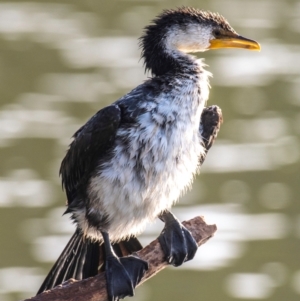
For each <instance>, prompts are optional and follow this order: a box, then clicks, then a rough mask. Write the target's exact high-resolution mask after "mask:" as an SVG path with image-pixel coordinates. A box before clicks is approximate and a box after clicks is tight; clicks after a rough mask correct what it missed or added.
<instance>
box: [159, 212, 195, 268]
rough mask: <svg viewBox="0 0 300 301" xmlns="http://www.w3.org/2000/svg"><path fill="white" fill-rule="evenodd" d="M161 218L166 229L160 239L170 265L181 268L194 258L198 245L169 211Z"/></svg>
mask: <svg viewBox="0 0 300 301" xmlns="http://www.w3.org/2000/svg"><path fill="white" fill-rule="evenodd" d="M160 218H161V219H162V220H163V221H164V222H165V227H164V229H163V231H162V232H161V234H160V235H159V237H158V240H159V242H160V245H161V247H162V249H163V252H164V253H165V255H166V258H167V261H168V263H170V264H172V265H174V266H179V265H181V264H183V263H184V262H185V261H188V260H191V259H193V258H194V256H195V254H196V251H197V249H198V245H197V243H196V241H195V239H194V238H193V236H192V235H191V233H190V231H189V230H187V229H186V228H185V227H184V226H183V225H182V224H181V223H180V222H179V221H178V220H177V219H176V217H175V216H174V215H173V214H172V213H171V212H169V211H165V212H164V213H163V214H162V215H161V216H160Z"/></svg>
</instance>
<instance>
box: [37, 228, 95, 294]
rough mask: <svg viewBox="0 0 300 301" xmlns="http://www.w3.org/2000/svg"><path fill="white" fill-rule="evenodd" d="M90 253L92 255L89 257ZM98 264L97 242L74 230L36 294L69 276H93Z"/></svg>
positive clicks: (81, 277) (78, 278)
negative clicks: (84, 237)
mask: <svg viewBox="0 0 300 301" xmlns="http://www.w3.org/2000/svg"><path fill="white" fill-rule="evenodd" d="M90 254H94V255H93V256H92V257H91V258H90V257H89V256H90ZM97 254H98V256H97ZM98 264H99V243H97V242H92V241H90V240H88V239H83V235H82V233H81V232H80V230H76V232H75V233H74V234H73V236H72V237H71V239H70V240H69V242H68V244H67V246H66V247H65V249H64V250H63V252H62V253H61V255H60V256H59V258H58V260H57V261H56V263H55V264H54V266H53V267H52V269H51V270H50V272H49V274H48V276H47V277H46V279H45V280H44V282H43V284H42V285H41V287H40V289H39V291H38V293H37V294H40V293H42V292H43V291H46V290H49V289H51V288H53V287H55V286H56V285H59V284H61V283H63V282H64V281H66V280H68V279H70V278H74V279H77V280H81V279H84V278H87V277H91V276H95V275H96V274H97V272H98ZM83 271H84V273H83Z"/></svg>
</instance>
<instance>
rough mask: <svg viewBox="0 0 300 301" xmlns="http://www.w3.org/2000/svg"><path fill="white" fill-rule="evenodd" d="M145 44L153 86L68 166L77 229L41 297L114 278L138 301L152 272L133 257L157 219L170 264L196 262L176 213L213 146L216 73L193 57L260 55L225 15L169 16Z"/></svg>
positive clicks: (71, 154) (95, 125) (92, 130)
mask: <svg viewBox="0 0 300 301" xmlns="http://www.w3.org/2000/svg"><path fill="white" fill-rule="evenodd" d="M140 44H141V48H142V58H143V59H144V63H145V68H146V70H149V71H150V72H151V73H152V77H151V78H150V79H148V80H146V81H145V82H144V83H142V84H141V85H139V86H138V87H136V88H135V89H133V90H132V91H131V92H129V93H128V94H126V95H125V96H123V97H121V98H120V99H118V100H117V101H116V102H114V103H113V104H111V105H110V106H108V107H105V108H103V109H101V110H100V111H98V112H97V113H96V114H95V115H94V116H93V117H92V118H91V119H90V120H88V121H87V123H86V124H85V125H83V126H82V127H81V128H80V129H79V130H78V131H77V132H76V133H75V134H74V136H73V138H74V140H73V142H72V143H71V145H70V147H69V150H68V151H67V154H66V156H65V158H64V159H63V161H62V164H61V168H60V174H61V177H62V184H63V187H64V188H65V191H66V194H67V206H68V208H67V210H66V213H70V214H71V218H72V220H73V221H74V222H75V223H76V226H77V230H76V232H75V233H74V235H73V236H72V238H71V240H70V241H69V243H68V244H67V246H66V248H65V249H64V251H63V252H62V254H61V256H60V257H59V259H58V260H57V262H56V263H55V265H54V266H53V268H52V270H51V271H50V273H49V275H48V276H47V278H46V279H45V281H44V283H43V284H42V286H41V288H40V290H39V292H38V293H41V292H43V291H44V290H48V289H50V288H52V287H54V286H56V285H58V284H60V283H62V282H63V281H65V280H67V279H69V278H75V279H83V278H87V277H90V276H93V275H95V274H97V273H98V272H99V271H100V270H104V269H105V271H106V277H107V289H108V296H109V299H110V300H118V299H119V298H124V297H125V296H128V295H133V293H134V287H135V286H136V284H137V283H138V282H139V281H140V280H141V277H142V276H143V274H144V272H145V271H146V270H147V267H148V265H147V262H145V261H143V260H141V259H139V258H138V257H137V256H134V255H131V256H124V255H128V254H131V253H133V252H135V251H137V250H139V249H140V248H141V245H140V243H139V242H138V240H137V239H136V236H137V235H138V234H140V233H141V232H142V231H143V229H144V227H145V226H146V224H147V223H149V222H152V221H153V220H154V219H156V218H157V217H159V218H160V219H161V220H162V221H163V222H165V227H164V229H163V231H162V233H161V234H160V236H159V241H160V243H161V246H162V249H163V251H164V253H165V255H166V258H167V260H168V262H169V263H170V264H173V265H174V266H179V265H181V264H182V263H183V262H185V261H187V260H190V259H192V258H193V257H194V255H195V253H196V250H197V244H196V242H195V240H194V239H193V237H192V236H191V234H190V232H189V231H188V230H187V229H186V228H185V227H184V226H183V225H182V224H181V223H180V222H179V221H178V220H177V219H176V217H175V216H174V215H173V214H172V213H171V212H170V211H169V209H170V208H171V206H172V205H173V204H174V203H175V202H176V201H177V200H178V198H179V197H180V196H181V195H182V194H183V193H184V192H185V191H186V190H187V189H188V188H189V187H190V185H191V183H192V181H193V178H194V176H195V175H196V174H197V173H198V172H199V166H200V163H201V162H202V161H203V158H204V157H205V153H206V151H207V147H206V146H207V145H208V144H207V143H206V141H204V138H203V134H202V132H203V122H201V115H202V113H203V110H204V107H205V105H206V102H207V99H208V95H209V77H210V73H209V72H207V71H206V70H205V69H204V64H203V62H202V61H201V60H197V59H196V58H195V57H193V56H191V55H190V54H188V53H192V52H201V51H206V50H209V49H217V48H246V49H250V50H259V49H260V46H259V44H258V43H257V42H255V41H253V40H249V39H246V38H244V37H242V36H240V35H238V34H237V33H236V32H235V31H234V29H233V28H232V27H231V26H230V25H229V23H228V22H227V21H226V20H225V19H224V18H223V17H222V16H221V15H219V14H216V13H211V12H206V11H202V10H198V9H194V8H188V7H182V8H178V9H172V10H165V11H163V12H162V13H161V14H160V15H159V16H158V17H157V18H156V19H154V20H153V22H152V24H151V25H149V26H147V27H146V28H145V31H144V34H143V36H142V37H141V39H140ZM122 256H123V257H122Z"/></svg>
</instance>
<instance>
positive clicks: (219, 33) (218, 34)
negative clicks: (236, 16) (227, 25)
mask: <svg viewBox="0 0 300 301" xmlns="http://www.w3.org/2000/svg"><path fill="white" fill-rule="evenodd" d="M213 33H214V36H215V37H216V38H218V37H220V36H221V31H220V30H219V29H216V30H214V32H213Z"/></svg>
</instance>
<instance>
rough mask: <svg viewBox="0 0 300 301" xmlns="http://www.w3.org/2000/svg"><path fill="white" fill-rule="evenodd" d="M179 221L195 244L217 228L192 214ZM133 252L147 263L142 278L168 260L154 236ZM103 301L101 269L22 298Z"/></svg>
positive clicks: (104, 290) (31, 299) (31, 300)
mask: <svg viewBox="0 0 300 301" xmlns="http://www.w3.org/2000/svg"><path fill="white" fill-rule="evenodd" d="M183 225H184V226H185V227H186V228H187V229H188V230H189V231H191V233H192V235H193V237H194V238H195V240H196V242H197V243H198V246H201V245H203V244H204V243H206V242H207V240H208V239H209V238H211V237H212V236H213V235H214V233H215V232H216V230H217V227H216V226H215V225H207V224H206V223H205V221H204V220H203V218H202V217H199V216H198V217H195V218H193V219H191V220H189V221H186V222H183ZM137 255H138V256H139V257H140V258H141V259H143V260H146V261H147V262H148V264H149V270H148V271H147V272H146V274H145V275H144V277H143V279H142V281H141V282H140V283H139V285H140V284H142V283H143V282H145V281H147V280H148V279H149V278H151V277H152V276H154V275H155V274H157V273H158V272H159V271H161V270H162V269H164V268H165V267H166V266H167V265H168V264H167V262H166V261H165V258H164V254H163V252H162V249H161V247H160V244H159V242H158V240H157V239H156V240H154V241H152V242H151V243H150V244H149V245H147V246H146V247H145V248H143V249H142V250H140V251H138V252H137ZM72 300H77V301H87V300H89V301H107V300H108V299H107V292H106V279H105V272H103V273H101V274H99V275H96V276H95V277H91V278H87V279H84V280H80V281H77V280H74V279H70V280H68V281H66V282H64V283H63V284H62V285H58V286H56V287H55V288H53V289H51V290H49V291H46V292H44V293H42V294H40V295H37V296H35V297H32V298H29V299H26V300H24V301H72Z"/></svg>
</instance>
